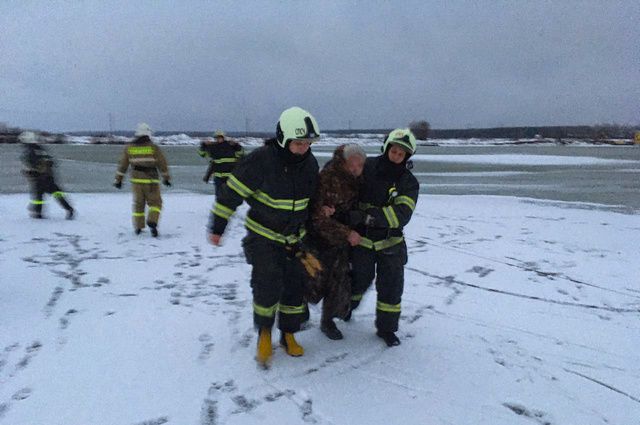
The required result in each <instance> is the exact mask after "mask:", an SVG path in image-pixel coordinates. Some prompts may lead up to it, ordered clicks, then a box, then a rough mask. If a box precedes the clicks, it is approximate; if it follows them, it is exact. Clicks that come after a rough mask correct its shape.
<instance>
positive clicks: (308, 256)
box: [296, 249, 323, 279]
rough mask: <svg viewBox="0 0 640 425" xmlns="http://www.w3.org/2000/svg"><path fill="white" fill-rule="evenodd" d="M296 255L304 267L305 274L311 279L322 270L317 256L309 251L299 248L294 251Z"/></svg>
mask: <svg viewBox="0 0 640 425" xmlns="http://www.w3.org/2000/svg"><path fill="white" fill-rule="evenodd" d="M296 257H297V258H298V259H299V260H300V262H301V263H302V265H303V266H304V269H305V270H306V271H307V274H308V275H309V277H311V278H312V279H315V278H316V277H317V276H318V274H319V273H320V272H321V271H322V270H323V269H322V264H321V263H320V260H318V258H317V257H316V256H315V255H313V254H312V253H310V252H309V251H305V250H303V249H301V250H299V251H298V252H296Z"/></svg>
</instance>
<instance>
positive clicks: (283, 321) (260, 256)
mask: <svg viewBox="0 0 640 425" xmlns="http://www.w3.org/2000/svg"><path fill="white" fill-rule="evenodd" d="M242 246H243V248H244V253H245V257H246V258H247V262H248V263H249V264H251V265H252V266H253V267H252V269H251V289H252V290H253V323H254V325H255V326H256V328H258V329H259V328H269V329H271V328H272V327H273V325H274V323H275V319H276V315H277V316H278V328H279V329H280V330H281V331H283V332H290V333H293V332H297V331H299V330H300V326H301V325H302V323H303V322H305V321H307V320H308V319H309V310H308V309H307V306H306V304H305V303H304V301H303V295H304V283H305V281H304V279H305V275H304V270H303V268H302V265H301V263H300V261H299V260H298V259H297V258H295V257H292V256H291V254H290V253H289V252H288V251H287V250H286V249H285V246H284V245H281V244H278V243H276V242H271V241H269V240H268V239H266V238H264V237H262V236H259V235H256V234H255V233H253V232H251V231H249V234H248V235H247V236H246V237H245V238H244V239H243V240H242Z"/></svg>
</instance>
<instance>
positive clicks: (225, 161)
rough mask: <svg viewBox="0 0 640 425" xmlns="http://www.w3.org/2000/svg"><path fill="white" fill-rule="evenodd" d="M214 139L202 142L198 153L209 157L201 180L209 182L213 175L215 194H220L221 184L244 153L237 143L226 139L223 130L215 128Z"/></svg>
mask: <svg viewBox="0 0 640 425" xmlns="http://www.w3.org/2000/svg"><path fill="white" fill-rule="evenodd" d="M215 138H216V141H215V142H213V143H211V142H202V143H201V144H200V149H199V150H198V154H199V155H200V156H201V157H203V158H205V157H209V167H207V172H206V173H205V175H204V177H203V178H202V180H203V181H204V182H205V183H209V179H210V178H211V176H212V175H213V183H214V184H215V187H216V192H215V193H216V196H220V190H221V189H222V185H223V184H224V183H225V182H226V181H227V178H229V176H230V175H231V171H233V168H234V167H235V166H236V163H237V162H238V160H239V159H240V158H241V157H242V156H243V155H244V150H243V149H242V146H240V144H239V143H237V142H235V141H233V140H230V139H227V138H226V137H225V134H224V131H222V130H217V131H216V132H215Z"/></svg>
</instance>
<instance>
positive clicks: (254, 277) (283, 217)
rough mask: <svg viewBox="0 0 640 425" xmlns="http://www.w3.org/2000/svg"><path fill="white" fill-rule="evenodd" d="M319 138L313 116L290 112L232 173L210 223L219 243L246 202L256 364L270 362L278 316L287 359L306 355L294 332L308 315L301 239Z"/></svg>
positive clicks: (305, 257) (214, 240) (211, 236)
mask: <svg viewBox="0 0 640 425" xmlns="http://www.w3.org/2000/svg"><path fill="white" fill-rule="evenodd" d="M319 136H320V134H319V129H318V124H317V123H316V121H315V119H314V118H313V116H311V114H310V113H309V112H307V111H305V110H303V109H301V108H298V107H293V108H289V109H287V110H285V111H284V112H283V113H282V114H281V115H280V119H279V121H278V124H277V127H276V139H273V140H271V141H270V142H269V143H267V144H266V145H265V146H262V147H260V148H258V149H255V150H254V151H252V152H251V153H250V154H249V155H247V156H246V157H245V158H243V159H242V161H240V162H239V163H238V165H237V166H236V167H235V168H234V169H233V171H232V172H231V175H230V176H229V178H228V180H227V183H226V184H225V185H224V186H223V189H222V191H221V194H220V196H219V197H217V198H216V203H215V205H214V207H213V210H212V213H211V216H210V220H209V240H210V242H211V243H212V244H214V245H220V243H221V238H222V236H223V234H224V231H225V229H226V228H227V224H228V221H229V219H230V218H231V216H232V215H233V214H234V212H235V210H236V209H237V208H238V207H239V206H240V205H241V204H242V202H243V201H246V202H247V203H248V204H249V211H248V212H247V216H246V219H245V226H246V228H247V230H248V232H247V236H246V237H245V238H244V239H243V240H242V246H243V249H244V253H245V257H246V259H247V262H248V263H249V264H251V266H252V271H251V288H252V291H253V322H254V325H255V327H256V329H257V330H258V344H257V351H256V360H257V361H258V364H259V365H261V366H264V367H266V366H268V365H269V363H270V360H271V356H272V348H271V329H272V327H273V325H274V324H275V321H276V318H277V319H278V328H279V329H280V331H281V337H280V344H281V345H282V346H283V347H284V349H285V350H286V352H287V354H289V355H290V356H302V355H303V354H304V349H303V348H302V346H301V345H300V344H298V342H297V341H296V339H295V338H294V333H296V332H297V331H299V330H300V327H301V325H302V323H303V322H305V321H306V320H307V319H308V317H309V312H308V309H307V306H306V304H305V302H304V288H305V281H306V276H305V268H307V267H306V265H307V264H309V258H308V255H307V254H306V253H305V251H304V247H303V240H304V237H305V235H306V229H305V223H306V221H307V218H308V215H309V214H308V211H309V208H308V207H309V200H310V198H311V196H312V195H313V194H314V192H315V189H316V184H317V181H318V162H317V161H316V159H315V157H314V156H313V154H312V152H311V149H310V145H311V143H312V142H313V141H315V140H317V139H318V138H319ZM303 264H305V267H303ZM307 270H308V269H307Z"/></svg>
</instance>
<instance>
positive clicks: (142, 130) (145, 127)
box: [135, 122, 153, 137]
mask: <svg viewBox="0 0 640 425" xmlns="http://www.w3.org/2000/svg"><path fill="white" fill-rule="evenodd" d="M152 134H153V131H151V127H149V124H147V123H145V122H141V123H140V124H138V126H137V127H136V133H135V136H136V137H140V136H147V137H151V135H152Z"/></svg>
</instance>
